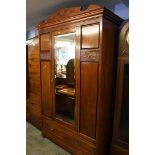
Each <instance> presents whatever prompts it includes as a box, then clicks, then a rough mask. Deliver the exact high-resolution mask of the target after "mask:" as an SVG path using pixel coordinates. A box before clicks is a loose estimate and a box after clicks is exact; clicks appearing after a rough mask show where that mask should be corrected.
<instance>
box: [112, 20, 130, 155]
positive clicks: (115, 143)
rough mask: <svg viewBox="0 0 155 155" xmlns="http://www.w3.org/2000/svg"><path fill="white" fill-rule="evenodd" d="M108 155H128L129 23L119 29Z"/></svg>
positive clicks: (126, 22) (124, 23)
mask: <svg viewBox="0 0 155 155" xmlns="http://www.w3.org/2000/svg"><path fill="white" fill-rule="evenodd" d="M110 155H129V22H128V21H125V22H123V24H122V25H121V27H120V34H119V54H118V65H117V83H116V98H115V112H114V122H113V136H112V142H111V147H110Z"/></svg>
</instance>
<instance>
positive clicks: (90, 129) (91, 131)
mask: <svg viewBox="0 0 155 155" xmlns="http://www.w3.org/2000/svg"><path fill="white" fill-rule="evenodd" d="M97 87H98V63H90V62H89V63H88V62H87V63H85V62H84V63H81V106H80V133H82V134H85V135H87V136H89V137H91V138H94V139H96V116H97Z"/></svg>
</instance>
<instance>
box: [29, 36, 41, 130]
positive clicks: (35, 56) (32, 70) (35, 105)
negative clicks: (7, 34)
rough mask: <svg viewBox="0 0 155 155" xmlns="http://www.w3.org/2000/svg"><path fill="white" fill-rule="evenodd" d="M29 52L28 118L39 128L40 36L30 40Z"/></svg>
mask: <svg viewBox="0 0 155 155" xmlns="http://www.w3.org/2000/svg"><path fill="white" fill-rule="evenodd" d="M27 51H28V52H27V53H28V67H27V70H28V73H27V75H28V96H29V100H28V102H27V109H26V110H27V111H26V114H27V120H28V121H29V122H31V123H32V124H33V125H35V126H36V127H38V128H41V125H42V124H41V87H40V59H39V38H38V37H36V38H33V39H31V40H29V43H28V44H27Z"/></svg>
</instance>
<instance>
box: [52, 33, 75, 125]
mask: <svg viewBox="0 0 155 155" xmlns="http://www.w3.org/2000/svg"><path fill="white" fill-rule="evenodd" d="M75 40H76V35H75V33H68V34H61V35H55V36H54V103H55V104H54V108H55V109H54V111H55V112H54V113H55V118H56V119H58V120H60V121H64V122H67V123H70V124H75V107H76V106H75V104H76V95H75V94H76V93H75V91H76V88H75V82H76V79H75V77H76V76H75V72H76V71H75V49H76V48H75V47H76V43H75Z"/></svg>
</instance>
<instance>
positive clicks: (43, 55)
mask: <svg viewBox="0 0 155 155" xmlns="http://www.w3.org/2000/svg"><path fill="white" fill-rule="evenodd" d="M40 59H41V60H49V59H50V52H41V53H40Z"/></svg>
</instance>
